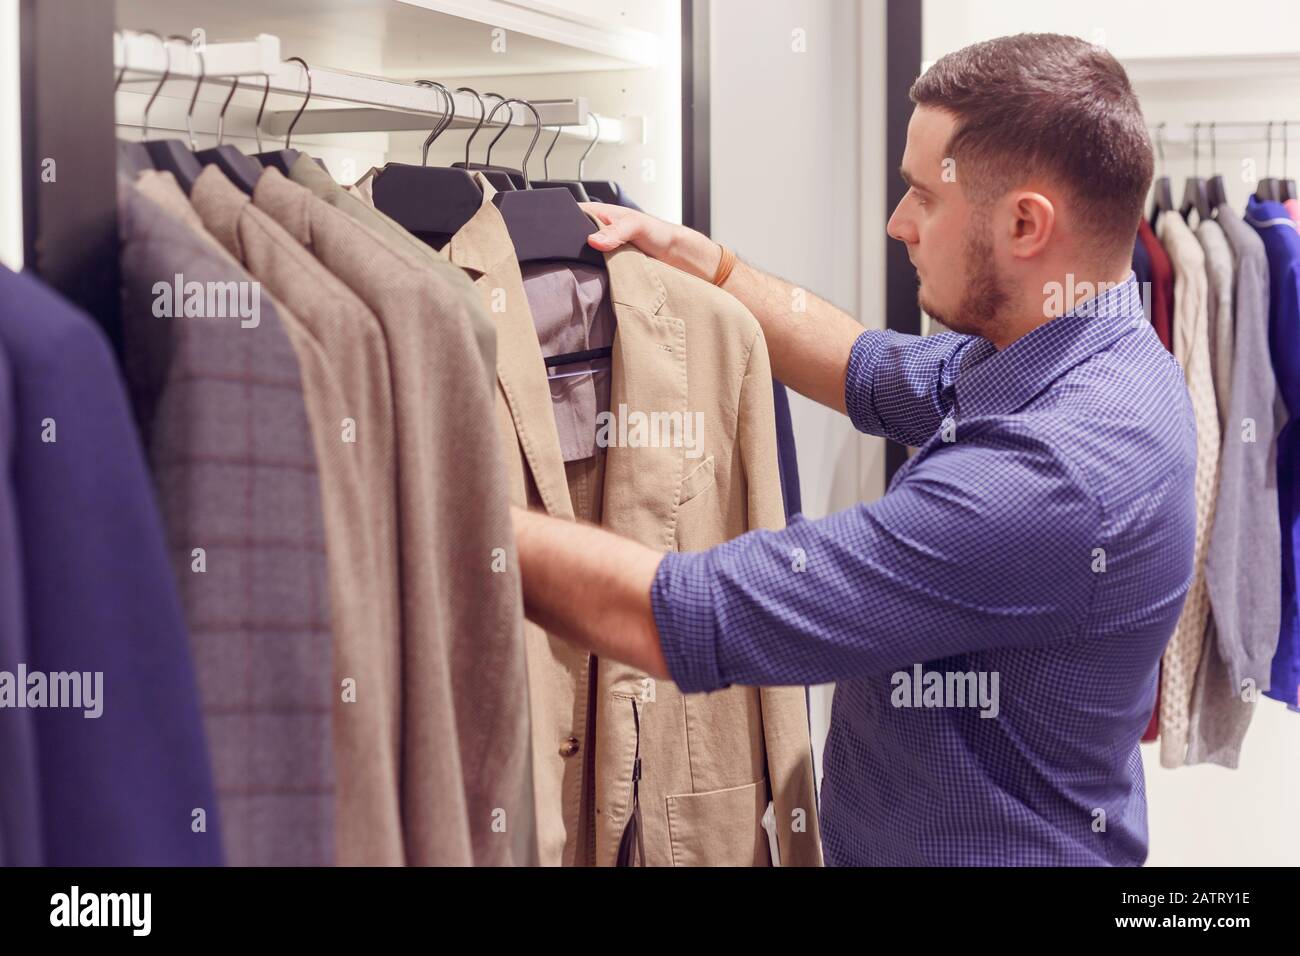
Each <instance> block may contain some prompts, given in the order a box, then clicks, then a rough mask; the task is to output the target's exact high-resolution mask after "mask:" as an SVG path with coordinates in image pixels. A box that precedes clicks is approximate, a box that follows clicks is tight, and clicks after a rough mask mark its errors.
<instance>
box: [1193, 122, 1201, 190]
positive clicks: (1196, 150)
mask: <svg viewBox="0 0 1300 956" xmlns="http://www.w3.org/2000/svg"><path fill="white" fill-rule="evenodd" d="M1200 175H1201V124H1200V123H1199V122H1196V123H1193V124H1192V176H1193V178H1199V177H1200Z"/></svg>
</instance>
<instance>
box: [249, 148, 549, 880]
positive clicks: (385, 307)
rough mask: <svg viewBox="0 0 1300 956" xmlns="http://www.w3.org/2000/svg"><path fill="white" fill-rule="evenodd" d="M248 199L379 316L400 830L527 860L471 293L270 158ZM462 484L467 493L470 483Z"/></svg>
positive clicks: (521, 724)
mask: <svg viewBox="0 0 1300 956" xmlns="http://www.w3.org/2000/svg"><path fill="white" fill-rule="evenodd" d="M253 203H254V205H255V206H256V207H257V208H258V209H261V210H263V211H265V212H266V213H267V215H269V216H270V217H271V218H272V219H274V220H275V221H276V222H277V223H279V224H280V225H281V226H282V227H284V229H285V230H286V231H287V232H289V234H290V235H292V236H293V237H294V238H295V239H296V240H297V241H299V242H301V243H302V244H303V245H304V246H306V247H307V248H308V249H309V250H311V252H312V253H313V254H314V255H315V257H316V259H317V260H318V261H319V262H320V263H321V264H323V265H324V266H325V267H326V268H328V269H329V270H330V272H331V273H332V274H333V275H334V276H335V277H337V278H338V279H340V280H341V281H343V282H344V283H345V284H346V285H347V286H348V288H349V289H351V290H352V291H353V292H354V293H356V295H357V296H359V297H360V299H361V300H362V301H363V302H364V303H365V305H366V306H367V307H368V308H369V309H370V310H371V312H373V313H374V315H375V316H377V317H378V319H379V324H380V326H381V327H382V330H383V335H384V338H385V341H386V343H387V352H388V366H389V369H390V371H391V375H392V389H393V411H394V422H395V426H396V443H395V445H394V449H395V452H396V465H397V505H398V509H397V510H398V517H399V524H398V542H399V547H398V554H399V556H400V565H399V567H400V579H401V594H402V601H401V608H402V627H401V631H402V641H401V668H402V670H401V674H402V689H401V699H402V709H401V715H402V749H401V754H402V829H403V833H404V835H405V843H406V852H407V862H409V863H411V864H414V865H454V864H469V863H474V864H479V865H496V864H529V863H533V862H535V860H536V856H535V848H536V842H535V837H534V833H533V805H532V770H531V752H530V731H529V713H528V686H527V676H526V668H525V651H524V638H523V600H522V595H521V591H520V585H519V564H518V559H517V557H516V555H515V550H514V529H513V526H512V524H511V519H510V511H509V499H508V497H507V491H506V482H505V468H504V466H503V462H502V458H501V450H500V444H499V442H498V440H497V439H496V437H495V435H494V434H493V432H492V430H491V428H490V427H487V423H489V422H491V421H492V415H493V392H492V390H491V389H490V388H489V386H488V384H487V383H486V382H485V381H484V380H483V378H482V377H481V375H479V374H478V369H479V368H481V357H480V354H479V352H478V345H477V342H476V340H475V336H474V330H473V326H474V323H475V320H476V316H477V317H478V318H480V319H481V307H480V306H478V305H477V304H474V305H470V304H469V303H467V301H466V300H465V298H464V297H463V296H462V295H461V294H460V293H459V292H458V291H457V289H456V288H455V287H454V286H452V285H449V284H448V283H446V282H444V281H442V280H441V279H440V278H439V276H438V275H437V273H436V272H435V271H434V269H433V268H431V265H430V263H429V261H428V259H427V258H426V257H424V256H417V255H414V254H412V253H411V252H410V251H409V250H404V249H399V248H393V247H391V246H390V245H389V244H388V243H387V242H385V241H383V240H382V239H381V238H380V237H379V236H378V235H377V234H376V233H374V232H372V231H370V229H368V228H366V227H365V226H363V225H361V224H360V223H358V222H357V221H356V220H354V219H353V218H351V217H349V216H347V215H345V214H344V213H342V212H340V211H339V210H337V209H335V208H333V207H332V206H330V205H329V204H327V203H325V202H323V201H322V200H320V199H318V198H316V197H315V196H313V195H312V193H311V192H310V191H309V190H307V189H306V188H304V187H302V186H299V185H297V184H295V183H292V182H290V181H289V180H288V179H286V178H285V177H284V176H282V175H281V174H280V172H279V171H278V170H276V169H267V170H266V171H265V172H263V173H262V176H261V178H260V179H258V182H257V187H256V189H255V190H254V192H253ZM467 492H468V493H467Z"/></svg>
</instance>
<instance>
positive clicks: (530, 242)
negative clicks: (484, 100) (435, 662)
mask: <svg viewBox="0 0 1300 956" xmlns="http://www.w3.org/2000/svg"><path fill="white" fill-rule="evenodd" d="M512 102H516V103H519V104H520V105H521V106H524V107H527V109H528V110H529V111H530V112H531V113H532V114H533V120H534V126H533V138H532V141H531V142H530V143H529V144H528V151H527V152H526V153H524V162H523V170H522V171H523V174H524V188H523V189H516V190H515V191H514V192H499V193H497V194H496V195H495V196H493V197H492V202H493V203H494V204H495V205H496V207H497V208H498V209H500V210H501V218H503V219H504V220H505V223H506V229H507V230H508V231H509V233H510V241H511V243H513V244H514V247H515V256H516V257H517V258H518V259H519V261H520V262H521V263H522V262H540V261H555V260H558V261H562V262H584V263H587V264H588V265H596V266H601V267H604V265H605V257H604V256H603V255H602V254H601V253H600V252H597V251H596V250H595V249H593V248H591V246H590V245H589V244H588V243H587V237H588V236H590V235H591V234H592V233H593V232H596V224H595V223H593V222H592V221H591V218H590V217H589V216H588V215H587V214H586V213H585V212H583V211H582V210H581V209H580V208H579V207H578V203H577V202H576V201H575V200H574V198H573V195H572V194H571V193H570V192H569V191H568V190H567V189H559V188H553V189H534V188H533V184H532V183H531V182H529V181H528V172H527V171H528V159H529V157H530V156H532V154H533V147H534V146H536V145H537V138H538V137H539V136H540V135H541V133H542V127H541V116H540V115H539V114H538V112H537V109H536V107H534V106H533V104H532V103H529V102H528V101H527V100H517V99H516V100H506V101H504V102H503V103H502V104H501V105H506V104H507V103H512ZM498 108H499V107H498Z"/></svg>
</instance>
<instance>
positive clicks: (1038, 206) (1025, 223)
mask: <svg viewBox="0 0 1300 956" xmlns="http://www.w3.org/2000/svg"><path fill="white" fill-rule="evenodd" d="M1055 229H1056V207H1055V206H1053V205H1052V201H1051V200H1050V199H1048V198H1047V197H1046V196H1044V195H1043V194H1042V193H1039V192H1033V191H1031V190H1023V191H1021V192H1018V193H1015V194H1014V195H1012V197H1011V242H1010V250H1011V254H1012V255H1013V256H1015V257H1016V258H1018V259H1030V258H1033V257H1034V256H1036V255H1040V254H1041V253H1042V251H1043V249H1044V248H1045V247H1046V245H1047V242H1048V240H1049V239H1051V237H1052V233H1053V231H1054V230H1055Z"/></svg>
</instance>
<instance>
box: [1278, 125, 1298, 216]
mask: <svg viewBox="0 0 1300 956" xmlns="http://www.w3.org/2000/svg"><path fill="white" fill-rule="evenodd" d="M1288 123H1289V121H1288V120H1283V121H1282V178H1281V179H1280V180H1279V181H1278V187H1277V189H1278V197H1277V198H1278V199H1280V200H1281V201H1282V202H1286V201H1287V200H1288V199H1295V198H1296V186H1295V180H1294V179H1290V178H1288V177H1287V174H1286V167H1287V148H1286V141H1287V126H1288Z"/></svg>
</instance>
